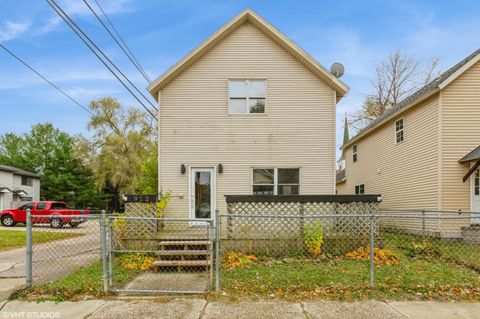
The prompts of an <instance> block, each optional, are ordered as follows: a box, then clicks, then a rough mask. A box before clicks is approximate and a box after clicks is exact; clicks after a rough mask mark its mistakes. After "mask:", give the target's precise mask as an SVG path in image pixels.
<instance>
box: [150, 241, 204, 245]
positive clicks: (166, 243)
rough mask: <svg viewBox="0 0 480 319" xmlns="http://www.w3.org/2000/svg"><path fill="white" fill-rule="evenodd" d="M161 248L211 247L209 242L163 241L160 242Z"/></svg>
mask: <svg viewBox="0 0 480 319" xmlns="http://www.w3.org/2000/svg"><path fill="white" fill-rule="evenodd" d="M158 245H160V246H200V245H203V246H210V241H208V240H163V241H160V242H158Z"/></svg>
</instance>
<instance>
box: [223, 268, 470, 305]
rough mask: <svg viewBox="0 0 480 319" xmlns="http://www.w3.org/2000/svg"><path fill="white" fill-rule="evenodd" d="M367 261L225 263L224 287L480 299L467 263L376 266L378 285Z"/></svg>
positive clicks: (340, 296) (278, 293) (247, 291)
mask: <svg viewBox="0 0 480 319" xmlns="http://www.w3.org/2000/svg"><path fill="white" fill-rule="evenodd" d="M368 281H369V271H368V261H365V260H360V261H358V260H348V259H343V260H337V261H330V262H321V263H316V262H313V261H301V260H299V261H295V262H291V263H288V264H276V263H275V264H269V263H257V264H254V265H252V266H250V267H248V268H237V269H225V270H223V272H222V283H223V289H224V291H225V292H226V293H227V295H231V296H235V297H246V296H248V297H253V296H257V297H261V298H269V297H275V298H284V299H287V300H298V299H313V298H323V299H332V300H362V299H371V298H373V299H379V300H389V299H426V300H430V299H438V300H480V287H479V274H478V273H477V272H475V271H473V270H470V269H467V268H461V267H458V266H454V265H450V264H441V263H432V262H430V261H427V260H420V259H418V260H401V261H400V263H399V264H397V265H394V266H378V265H376V269H375V288H374V289H370V288H369V287H368Z"/></svg>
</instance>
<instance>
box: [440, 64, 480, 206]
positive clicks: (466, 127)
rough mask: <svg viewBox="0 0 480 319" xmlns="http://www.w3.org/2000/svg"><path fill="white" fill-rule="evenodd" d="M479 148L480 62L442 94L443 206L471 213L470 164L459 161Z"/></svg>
mask: <svg viewBox="0 0 480 319" xmlns="http://www.w3.org/2000/svg"><path fill="white" fill-rule="evenodd" d="M479 144H480V62H477V63H476V64H475V65H473V66H472V67H471V68H469V69H468V70H467V71H465V72H464V73H463V74H462V75H460V76H459V77H458V78H457V79H455V80H454V81H453V82H452V83H450V84H449V85H448V86H447V87H446V88H445V89H444V90H443V92H442V152H443V155H442V161H443V163H442V168H443V169H442V180H443V183H442V206H443V208H444V209H453V210H457V209H462V210H470V181H466V182H465V183H464V182H462V178H463V176H464V175H465V174H466V172H467V171H468V168H469V166H468V164H460V163H458V160H459V159H460V158H461V157H463V156H464V155H465V154H467V153H468V152H470V151H471V150H473V149H474V148H475V147H477V146H478V145H479Z"/></svg>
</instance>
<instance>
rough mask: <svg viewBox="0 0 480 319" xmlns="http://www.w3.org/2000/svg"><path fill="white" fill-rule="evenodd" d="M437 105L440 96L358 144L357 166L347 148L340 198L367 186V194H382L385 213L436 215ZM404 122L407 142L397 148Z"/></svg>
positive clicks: (340, 185) (339, 191)
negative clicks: (398, 130)
mask: <svg viewBox="0 0 480 319" xmlns="http://www.w3.org/2000/svg"><path fill="white" fill-rule="evenodd" d="M438 101H439V99H438V94H437V95H435V96H434V97H432V98H430V99H428V100H427V101H425V102H423V103H422V104H420V105H418V106H416V107H415V108H413V109H410V110H408V111H406V112H405V113H403V114H400V115H398V116H396V117H395V118H393V119H392V120H390V121H388V122H387V123H386V124H384V125H383V126H381V127H379V128H377V129H376V130H375V131H373V132H372V133H371V134H369V135H368V136H366V137H365V138H362V139H360V140H359V141H358V142H357V143H356V144H355V145H357V154H358V160H357V162H353V160H352V147H353V145H352V146H349V147H348V148H347V150H346V178H347V181H346V182H345V183H343V184H339V185H337V189H338V193H339V194H355V185H359V184H365V193H366V194H382V196H383V203H382V207H388V208H412V209H413V208H417V209H436V208H437V202H438V198H437V194H438V192H437V182H438V176H437V165H438V163H437V161H438V156H437V154H438V146H437V145H438V131H437V130H438V128H437V124H438ZM400 118H403V119H404V141H403V142H401V143H399V144H396V143H395V121H396V120H398V119H400ZM417 224H418V223H417ZM430 226H431V227H433V228H435V225H434V223H432V224H431V225H430ZM431 230H432V231H433V229H431Z"/></svg>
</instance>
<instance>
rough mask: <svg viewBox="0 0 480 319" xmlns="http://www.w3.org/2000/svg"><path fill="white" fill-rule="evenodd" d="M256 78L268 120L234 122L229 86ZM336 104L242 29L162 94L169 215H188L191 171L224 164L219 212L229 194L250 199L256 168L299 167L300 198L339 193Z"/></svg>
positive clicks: (298, 67)
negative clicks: (262, 83) (262, 86)
mask: <svg viewBox="0 0 480 319" xmlns="http://www.w3.org/2000/svg"><path fill="white" fill-rule="evenodd" d="M255 78H258V79H266V80H267V98H266V114H262V115H229V114H228V91H227V85H228V84H227V83H228V79H255ZM334 99H335V94H334V91H333V89H332V88H330V87H328V86H327V85H326V84H325V83H324V82H322V81H321V80H320V79H319V78H318V77H317V76H315V75H314V74H313V73H311V72H310V71H308V70H307V69H306V68H305V67H304V66H303V65H302V64H301V63H299V62H298V61H297V60H296V59H295V58H293V57H292V56H291V55H290V54H288V53H287V52H286V51H285V50H284V49H282V48H281V47H279V46H278V45H277V44H276V43H274V42H273V41H272V40H270V39H269V38H268V37H267V36H265V35H264V34H263V33H262V32H261V31H259V30H258V29H257V28H256V27H254V26H253V25H252V24H250V23H246V24H244V25H242V26H240V27H239V28H238V29H237V30H235V31H234V32H233V33H232V34H230V35H229V36H228V37H227V38H225V39H224V40H223V41H222V42H220V43H219V44H218V45H217V46H216V47H214V48H213V49H212V50H211V51H209V52H208V53H207V54H206V55H204V56H203V57H202V58H201V59H200V60H198V61H197V62H196V63H195V64H193V65H192V66H191V67H190V68H188V69H187V70H186V71H185V72H183V73H182V74H180V75H179V76H178V77H177V78H176V79H175V80H173V81H172V82H171V83H169V84H168V85H167V86H166V87H164V88H163V89H162V90H161V92H160V128H159V136H160V143H159V144H160V165H159V171H160V188H161V189H163V190H170V191H172V192H173V195H174V197H173V199H172V201H171V203H170V204H169V206H168V208H167V213H169V214H170V215H175V216H183V217H186V216H187V214H188V185H189V176H188V167H189V166H190V165H191V166H205V167H207V166H208V167H210V166H214V165H217V164H220V163H221V164H222V165H223V168H224V173H223V174H217V176H216V178H217V208H219V209H220V210H221V211H225V200H224V195H226V194H251V192H252V186H251V178H252V176H251V168H252V167H299V168H300V183H301V186H300V192H301V193H302V194H333V192H334V156H335V137H334V136H335V128H334V123H335V120H334V119H335V102H334ZM181 164H185V165H186V166H187V173H186V174H185V175H181V174H180V165H181ZM181 195H184V197H183V198H180V197H178V196H181Z"/></svg>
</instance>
